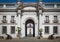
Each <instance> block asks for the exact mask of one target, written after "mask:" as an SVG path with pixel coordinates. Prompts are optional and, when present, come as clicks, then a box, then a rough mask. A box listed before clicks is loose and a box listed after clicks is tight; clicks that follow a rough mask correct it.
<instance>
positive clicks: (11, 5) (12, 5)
mask: <svg viewBox="0 0 60 42" xmlns="http://www.w3.org/2000/svg"><path fill="white" fill-rule="evenodd" d="M15 7H16V6H15V4H6V8H15Z"/></svg>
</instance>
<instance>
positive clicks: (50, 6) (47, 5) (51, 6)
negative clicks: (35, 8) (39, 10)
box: [45, 4, 54, 8]
mask: <svg viewBox="0 0 60 42" xmlns="http://www.w3.org/2000/svg"><path fill="white" fill-rule="evenodd" d="M45 7H46V8H54V4H45Z"/></svg>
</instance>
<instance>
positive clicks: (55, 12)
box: [0, 0, 60, 38]
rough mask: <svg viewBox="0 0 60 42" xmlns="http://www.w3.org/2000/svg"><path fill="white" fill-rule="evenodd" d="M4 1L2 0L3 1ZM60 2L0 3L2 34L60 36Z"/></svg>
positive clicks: (14, 35)
mask: <svg viewBox="0 0 60 42" xmlns="http://www.w3.org/2000/svg"><path fill="white" fill-rule="evenodd" d="M1 2H2V1H1ZM59 18H60V3H59V2H43V1H41V0H39V1H38V2H36V1H33V2H24V1H21V0H18V1H12V2H11V1H8V3H7V2H2V3H0V36H5V34H9V35H11V36H12V37H13V38H17V37H22V38H23V37H37V36H38V35H39V34H40V32H39V30H42V37H44V38H47V37H48V36H49V35H51V34H55V36H60V19H59Z"/></svg>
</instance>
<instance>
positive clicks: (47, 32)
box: [45, 26, 49, 34]
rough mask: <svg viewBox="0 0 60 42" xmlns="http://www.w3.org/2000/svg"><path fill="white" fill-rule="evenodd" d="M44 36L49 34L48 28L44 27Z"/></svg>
mask: <svg viewBox="0 0 60 42" xmlns="http://www.w3.org/2000/svg"><path fill="white" fill-rule="evenodd" d="M45 34H49V26H46V27H45Z"/></svg>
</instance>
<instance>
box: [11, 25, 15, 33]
mask: <svg viewBox="0 0 60 42" xmlns="http://www.w3.org/2000/svg"><path fill="white" fill-rule="evenodd" d="M11 34H15V26H11Z"/></svg>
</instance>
